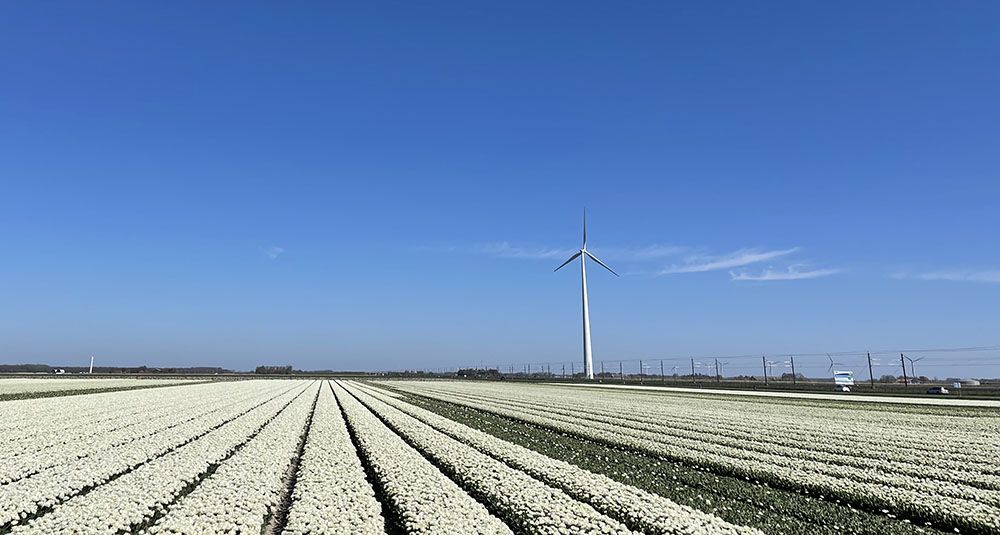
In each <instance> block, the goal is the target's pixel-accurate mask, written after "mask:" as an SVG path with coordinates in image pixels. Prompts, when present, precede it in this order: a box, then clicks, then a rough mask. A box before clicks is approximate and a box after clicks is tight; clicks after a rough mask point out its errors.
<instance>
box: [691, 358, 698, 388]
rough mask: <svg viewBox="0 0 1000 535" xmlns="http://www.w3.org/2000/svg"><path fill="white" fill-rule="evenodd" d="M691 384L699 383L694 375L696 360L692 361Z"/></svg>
mask: <svg viewBox="0 0 1000 535" xmlns="http://www.w3.org/2000/svg"><path fill="white" fill-rule="evenodd" d="M691 382H697V381H696V380H695V375H694V359H693V358H692V359H691Z"/></svg>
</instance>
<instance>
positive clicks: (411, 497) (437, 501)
mask: <svg viewBox="0 0 1000 535" xmlns="http://www.w3.org/2000/svg"><path fill="white" fill-rule="evenodd" d="M334 391H335V392H336V394H337V399H338V401H339V402H340V406H341V407H342V409H343V412H344V415H345V416H346V418H347V422H348V425H350V427H351V429H352V430H353V432H354V435H355V437H356V438H357V442H358V447H359V448H360V450H361V453H362V455H363V456H364V457H365V458H366V459H367V460H368V462H369V464H370V466H371V468H372V470H373V471H374V473H375V477H376V478H377V480H378V485H379V486H380V487H381V488H382V491H383V492H384V494H385V499H386V501H387V502H388V503H387V505H388V506H389V507H390V508H392V509H393V510H394V513H395V516H396V517H397V518H398V519H399V522H400V523H401V524H402V526H401V527H402V528H403V529H405V531H406V532H407V533H411V534H432V533H434V534H437V533H463V534H470V535H473V534H500V533H504V534H510V533H512V532H511V531H510V529H509V528H508V527H507V526H506V525H505V524H504V523H503V522H501V521H500V519H498V518H496V517H495V516H493V515H491V514H490V512H489V511H487V510H486V508H485V507H484V506H483V505H482V504H481V503H479V502H477V501H476V500H475V499H473V498H472V497H471V496H469V495H468V494H467V493H466V492H465V491H463V490H462V489H461V488H459V487H458V485H456V484H455V483H454V482H453V481H452V480H451V479H449V478H448V476H446V475H444V474H442V473H441V472H440V471H439V470H438V469H437V468H436V467H434V465H432V464H431V463H430V462H429V461H428V460H427V459H425V458H424V457H423V456H421V455H420V453H418V452H417V451H416V450H414V449H413V448H411V447H410V446H409V445H407V444H406V442H404V441H403V439H402V438H400V437H399V436H398V435H396V434H395V433H394V432H392V430H390V429H389V428H388V427H386V426H385V425H384V424H383V423H382V422H381V421H379V419H378V418H377V417H375V415H373V414H372V413H371V412H370V411H369V410H368V409H366V408H365V407H364V406H363V405H361V403H359V402H358V401H357V400H356V399H354V398H353V397H352V396H351V395H350V394H348V393H347V391H345V390H344V389H343V387H341V386H339V385H334Z"/></svg>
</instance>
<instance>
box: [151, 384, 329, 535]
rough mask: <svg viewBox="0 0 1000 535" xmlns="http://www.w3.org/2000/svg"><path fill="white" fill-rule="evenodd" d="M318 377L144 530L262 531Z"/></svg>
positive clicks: (278, 494) (293, 453) (279, 495)
mask: <svg viewBox="0 0 1000 535" xmlns="http://www.w3.org/2000/svg"><path fill="white" fill-rule="evenodd" d="M319 387H320V382H316V383H315V384H314V385H313V386H312V387H311V388H309V389H308V390H307V391H306V393H304V394H302V395H300V396H299V397H297V398H296V399H295V401H294V402H292V404H291V405H289V406H288V408H287V409H285V410H284V411H282V412H281V414H279V415H278V416H277V417H276V418H275V419H274V421H272V422H270V423H269V424H267V425H266V426H265V427H264V429H263V430H262V431H261V432H260V433H259V434H258V435H257V436H256V437H254V438H253V440H251V441H250V442H248V443H247V444H246V446H244V447H243V448H242V449H240V451H239V452H237V453H236V454H235V455H234V456H233V457H231V458H230V459H228V460H226V461H225V462H224V463H222V464H221V465H220V466H219V468H218V470H216V471H215V473H213V474H212V475H211V476H209V477H208V478H206V479H205V480H204V481H202V483H201V484H200V485H198V487H196V488H195V489H194V491H192V492H191V493H190V494H188V495H186V496H184V497H183V498H181V499H180V500H179V501H178V502H177V503H175V504H173V505H171V506H170V509H169V510H168V512H167V514H166V515H164V516H163V517H161V518H160V519H159V521H157V522H156V524H154V525H153V526H152V527H150V528H149V529H148V530H145V532H146V533H180V534H183V533H201V534H205V535H210V534H218V535H222V534H227V533H262V532H263V529H264V528H265V526H266V524H267V521H268V519H269V518H270V515H272V514H273V513H274V511H275V510H276V508H277V507H278V505H279V504H280V500H281V498H282V496H283V492H284V490H285V481H284V478H285V476H286V474H287V471H288V468H289V465H290V463H291V461H292V460H293V459H294V457H295V456H296V455H297V454H298V445H299V441H300V440H301V437H302V434H303V433H304V432H305V431H306V423H307V420H308V416H309V412H310V410H311V408H312V406H313V401H314V400H315V399H316V394H317V393H318V389H319Z"/></svg>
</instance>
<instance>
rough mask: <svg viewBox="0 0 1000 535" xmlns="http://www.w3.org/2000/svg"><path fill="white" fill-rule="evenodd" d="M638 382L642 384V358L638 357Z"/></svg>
mask: <svg viewBox="0 0 1000 535" xmlns="http://www.w3.org/2000/svg"><path fill="white" fill-rule="evenodd" d="M639 384H642V359H639Z"/></svg>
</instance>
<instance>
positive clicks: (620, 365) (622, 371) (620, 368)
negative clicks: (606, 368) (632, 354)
mask: <svg viewBox="0 0 1000 535" xmlns="http://www.w3.org/2000/svg"><path fill="white" fill-rule="evenodd" d="M618 375H621V376H622V384H625V364H623V363H622V361H620V360H619V361H618Z"/></svg>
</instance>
